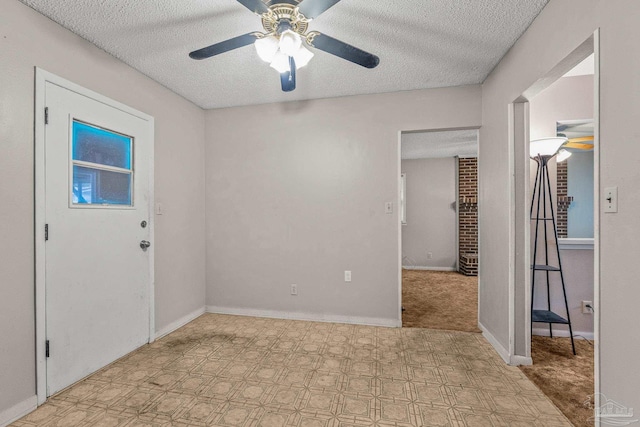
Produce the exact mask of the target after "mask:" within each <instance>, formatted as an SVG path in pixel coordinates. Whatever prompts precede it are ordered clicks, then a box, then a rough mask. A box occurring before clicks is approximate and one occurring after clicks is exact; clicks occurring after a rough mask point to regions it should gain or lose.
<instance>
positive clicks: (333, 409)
mask: <svg viewBox="0 0 640 427" xmlns="http://www.w3.org/2000/svg"><path fill="white" fill-rule="evenodd" d="M570 425H571V424H570V423H569V422H568V421H567V419H566V418H565V417H564V416H563V415H562V414H561V413H560V411H559V410H558V409H557V408H556V407H555V406H554V405H553V404H552V403H551V402H550V401H549V399H548V398H547V397H546V396H544V395H543V394H542V392H540V390H539V389H538V388H537V387H536V386H534V385H533V383H531V381H529V380H528V379H527V378H526V377H525V376H524V374H523V373H522V372H520V370H519V369H517V368H514V367H510V366H506V365H505V364H504V362H503V361H502V359H500V357H499V356H498V355H497V354H496V353H495V351H494V350H493V348H492V347H491V346H490V345H489V344H488V343H487V342H486V341H485V339H484V338H483V337H482V335H480V334H476V333H467V332H451V331H438V330H429V329H417V328H414V329H400V328H383V327H371V326H357V325H346V324H336V323H317V322H304V321H293V320H278V319H263V318H253V317H240V316H227V315H216V314H205V315H203V316H201V317H199V318H198V319H196V320H194V321H193V322H191V323H189V324H188V325H186V326H184V327H182V328H180V329H178V330H177V331H175V332H174V333H172V334H170V335H168V336H166V337H164V338H162V339H160V340H157V341H156V342H154V343H152V344H150V345H146V346H144V347H142V348H140V349H138V350H136V351H135V352H133V353H131V354H129V355H127V356H125V357H124V358H122V359H120V360H118V361H116V362H115V363H113V364H111V365H109V366H107V367H106V368H104V369H102V370H100V371H98V372H96V373H95V374H93V375H91V376H90V377H88V378H86V379H84V380H83V381H81V382H79V383H77V384H75V385H73V386H72V387H70V388H68V389H66V390H64V391H62V392H61V393H59V394H57V395H55V396H53V397H51V398H50V399H49V401H48V402H47V403H45V404H44V405H42V406H41V407H39V408H38V409H37V410H35V411H34V412H32V413H30V414H29V415H27V416H25V417H24V418H22V419H20V420H18V421H16V422H15V423H14V424H12V426H15V427H27V426H29V427H32V426H47V427H56V426H61V427H70V426H91V427H102V426H128V427H131V426H229V427H237V426H243V427H259V426H264V427H276V426H290V427H293V426H300V427H355V426H380V427H382V426H389V427H391V426H394V427H405V426H406V427H408V426H505V427H507V426H510V427H513V426H541V427H553V426H570Z"/></svg>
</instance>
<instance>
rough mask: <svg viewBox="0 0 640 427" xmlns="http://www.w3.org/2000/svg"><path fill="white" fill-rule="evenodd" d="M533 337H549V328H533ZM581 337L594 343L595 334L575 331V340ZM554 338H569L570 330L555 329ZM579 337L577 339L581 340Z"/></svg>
mask: <svg viewBox="0 0 640 427" xmlns="http://www.w3.org/2000/svg"><path fill="white" fill-rule="evenodd" d="M532 332H533V335H538V336H541V337H548V336H549V328H548V327H546V328H533V331H532ZM577 335H580V337H584V338H586V339H588V340H590V341H593V336H594V335H593V332H580V331H573V336H574V338H575V337H576V336H577ZM553 336H554V337H563V338H569V330H567V329H556V328H553ZM580 337H577V338H580Z"/></svg>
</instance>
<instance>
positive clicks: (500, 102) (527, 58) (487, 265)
mask: <svg viewBox="0 0 640 427" xmlns="http://www.w3.org/2000/svg"><path fill="white" fill-rule="evenodd" d="M639 21H640V3H638V2H637V1H636V0H617V1H614V2H605V1H598V0H563V1H560V0H551V1H550V2H549V4H548V5H547V6H546V7H545V9H544V10H543V11H542V13H541V14H540V16H539V17H538V18H537V19H536V20H535V21H534V22H533V23H532V25H531V26H530V27H529V29H528V30H527V31H526V32H525V34H524V35H523V36H522V37H521V38H520V40H518V42H517V43H516V44H515V45H514V47H513V48H512V49H511V50H510V51H509V53H508V54H507V55H506V56H505V58H504V59H503V60H502V61H501V62H500V64H499V65H498V66H497V67H496V68H495V69H494V71H493V72H492V73H491V75H490V76H489V77H488V78H487V80H486V81H485V82H484V84H483V97H482V103H483V106H482V111H483V127H482V129H481V130H480V140H481V141H482V143H481V144H480V159H481V162H480V171H479V173H480V212H479V213H480V244H481V248H480V252H481V253H482V254H483V257H482V265H481V273H480V274H481V276H480V281H481V283H480V313H479V315H480V321H481V322H482V324H483V325H484V326H485V328H486V329H487V330H489V331H490V332H491V333H492V335H493V336H494V337H495V338H496V339H497V340H498V342H499V343H500V344H501V345H502V346H504V347H505V348H509V340H510V339H512V338H513V337H510V336H509V326H508V325H509V306H510V301H509V298H508V296H509V283H510V280H511V279H512V276H511V275H510V272H511V269H510V264H511V263H509V262H507V260H509V259H510V255H511V254H510V247H511V244H510V242H511V231H510V228H509V227H508V226H507V224H509V217H510V212H511V211H512V209H513V207H514V205H513V203H512V197H513V195H512V193H511V186H510V182H511V180H510V176H511V174H512V173H513V171H512V169H511V167H510V165H511V162H510V161H509V156H510V153H511V147H510V146H509V125H508V115H507V106H508V105H509V104H510V103H512V102H514V101H515V100H516V99H518V98H519V97H520V96H521V95H522V94H523V92H524V91H525V90H526V89H528V88H529V87H531V86H532V85H533V84H534V83H536V82H537V81H538V80H539V79H540V78H542V77H543V76H545V75H546V74H547V73H548V72H549V71H550V70H551V69H552V68H554V67H555V66H556V65H557V64H559V63H560V62H561V61H562V60H563V59H564V58H565V57H566V56H567V55H569V54H570V53H571V52H573V51H574V49H576V48H577V47H578V46H580V45H581V44H582V43H583V41H585V40H587V39H588V38H589V37H590V36H591V34H592V33H593V32H594V31H595V30H596V29H597V28H600V43H599V46H600V52H601V61H600V72H601V75H600V90H601V109H600V121H601V128H600V138H601V141H602V149H601V156H600V177H601V181H600V193H602V191H603V188H604V187H609V186H618V189H619V195H620V199H619V205H618V208H619V212H618V213H617V214H602V210H600V212H601V219H600V224H599V226H600V230H601V251H600V283H601V288H600V298H601V299H600V307H598V308H599V310H600V313H601V319H600V320H601V321H600V338H601V339H600V343H599V344H600V346H599V352H600V374H599V380H600V384H601V391H602V393H604V394H605V395H606V396H607V398H610V399H614V400H616V401H618V402H620V403H621V404H623V405H625V406H627V407H634V408H639V407H640V395H639V394H638V393H637V391H638V384H640V370H638V369H637V368H636V366H637V356H638V354H639V353H640V340H638V339H635V338H630V335H629V332H630V329H629V325H635V324H638V323H640V311H639V310H637V307H636V305H637V301H638V300H639V299H640V287H638V286H637V274H636V271H635V269H632V268H627V267H628V266H629V265H634V263H635V262H637V261H636V260H637V258H638V255H639V251H640V250H639V249H638V245H637V241H638V239H640V228H639V227H637V212H638V210H640V196H639V194H638V192H637V183H638V180H640V168H638V162H637V158H638V154H639V153H638V151H639V150H640V148H638V147H639V146H638V144H636V142H637V141H638V139H640V131H639V130H638V127H637V123H638V122H640V108H638V106H639V105H640V90H639V87H638V84H640V83H639V82H640V79H638V70H639V69H640V57H638V55H630V54H629V52H631V51H633V50H634V49H635V48H636V47H637V46H636V40H638V39H639V38H640V27H638V25H637V23H638V22H639ZM523 162H524V158H522V159H519V163H520V164H519V168H518V169H517V170H519V173H523V169H524V168H523V164H524V163H523ZM600 209H601V208H600ZM596 257H598V253H597V252H596ZM597 263H598V260H597V258H596V264H597ZM632 335H633V334H632Z"/></svg>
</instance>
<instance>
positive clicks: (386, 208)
mask: <svg viewBox="0 0 640 427" xmlns="http://www.w3.org/2000/svg"><path fill="white" fill-rule="evenodd" d="M384 213H386V214H392V213H393V203H392V202H387V203H385V204H384Z"/></svg>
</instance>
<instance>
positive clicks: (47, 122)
mask: <svg viewBox="0 0 640 427" xmlns="http://www.w3.org/2000/svg"><path fill="white" fill-rule="evenodd" d="M44 124H45V125H48V124H49V107H44Z"/></svg>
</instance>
